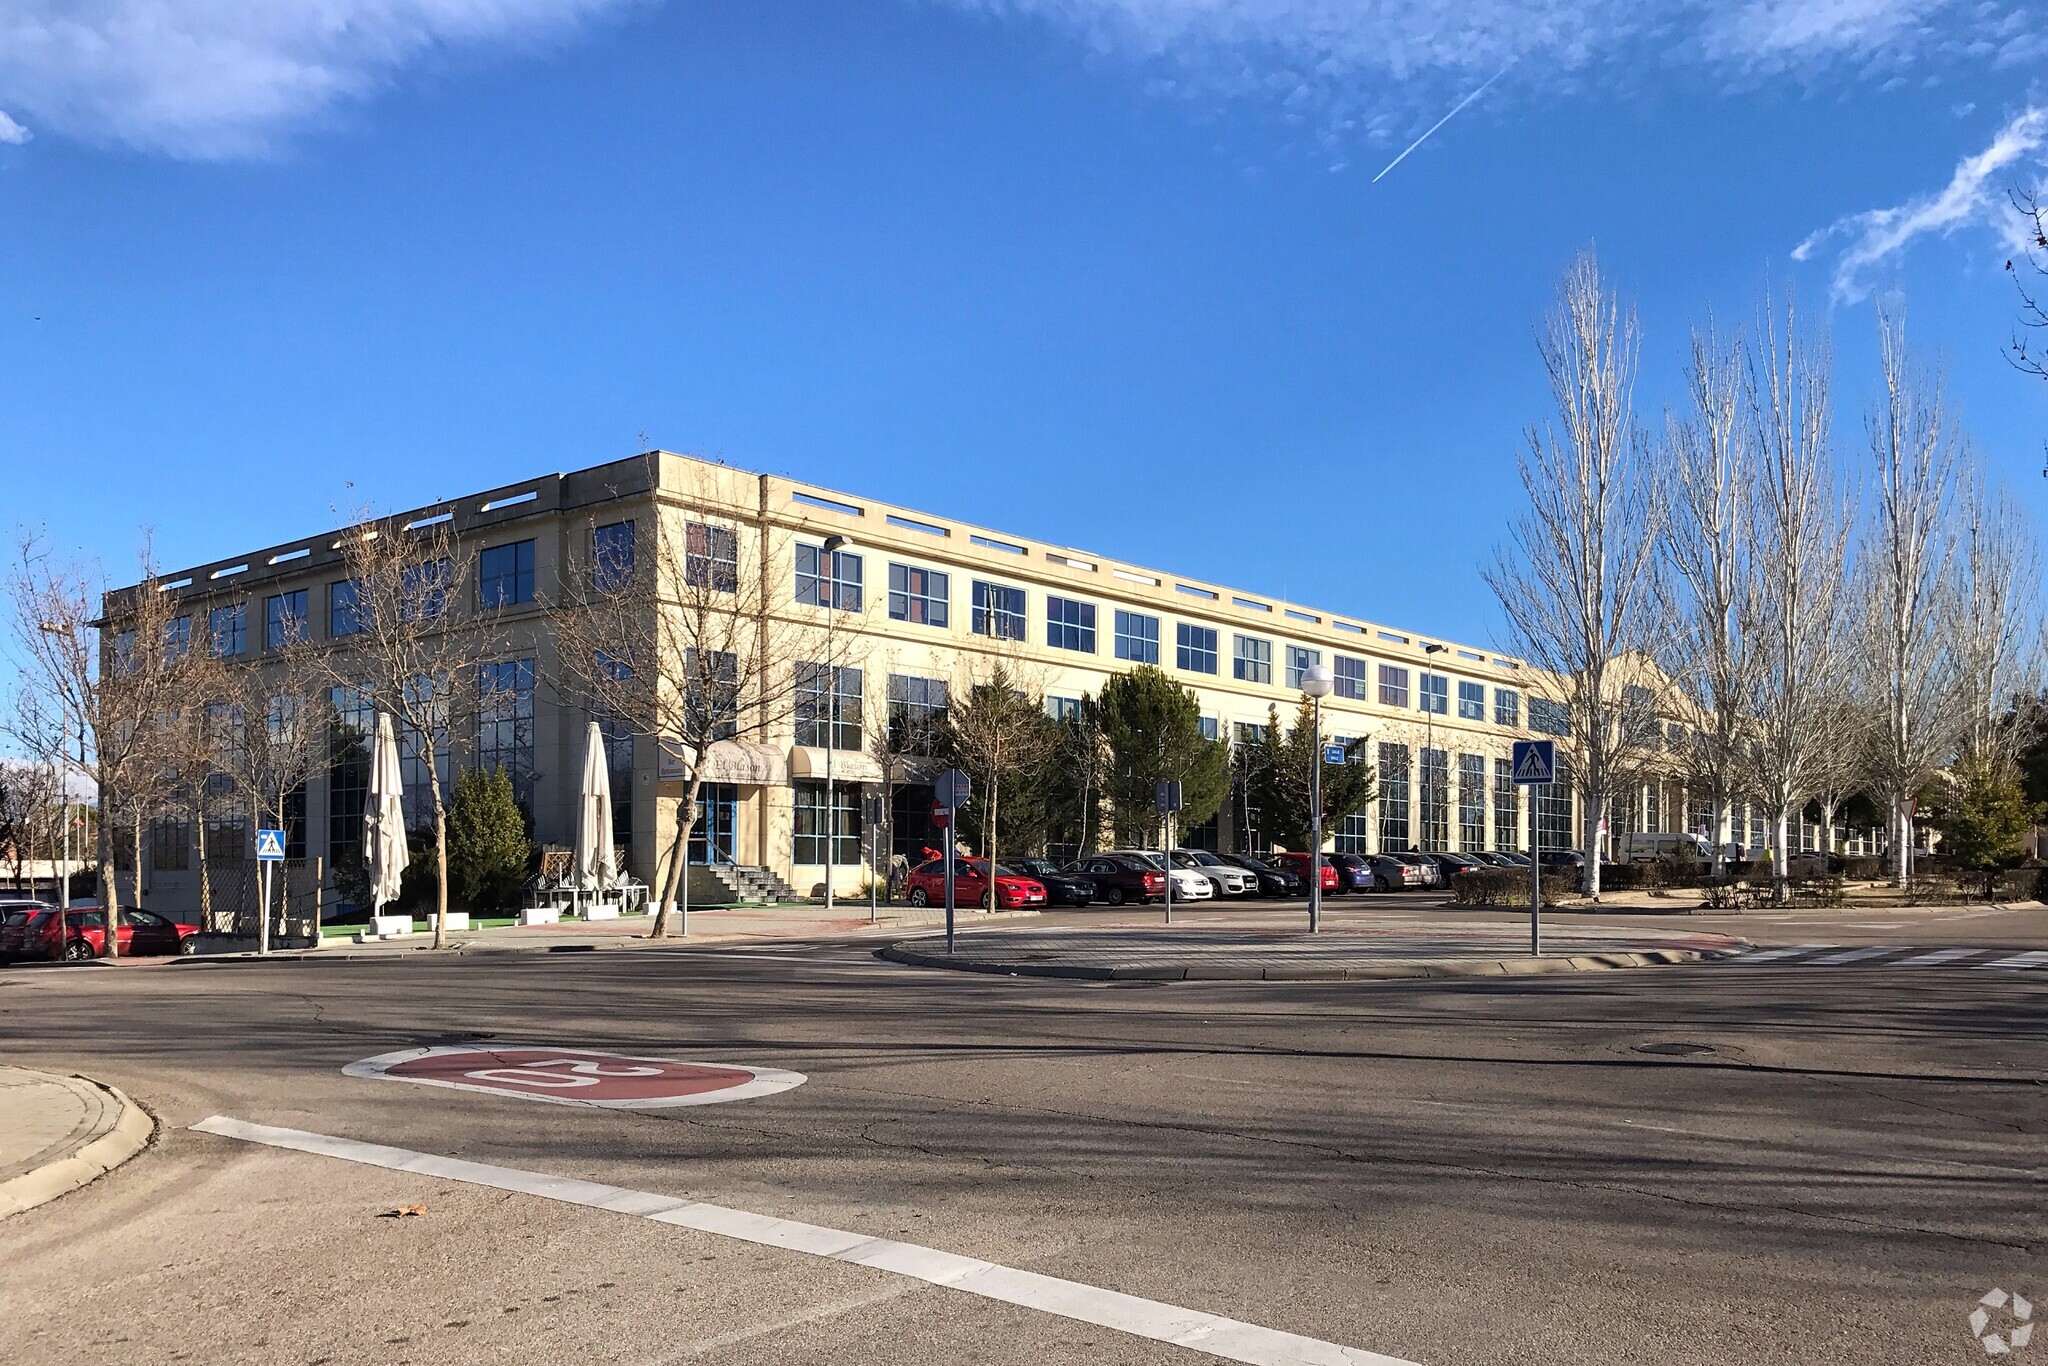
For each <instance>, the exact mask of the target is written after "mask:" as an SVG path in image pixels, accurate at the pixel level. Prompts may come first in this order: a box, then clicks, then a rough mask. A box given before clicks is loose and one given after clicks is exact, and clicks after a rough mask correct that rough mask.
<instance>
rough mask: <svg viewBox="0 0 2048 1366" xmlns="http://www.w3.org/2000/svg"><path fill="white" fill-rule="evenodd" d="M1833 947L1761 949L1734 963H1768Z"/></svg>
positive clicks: (1796, 946) (1807, 946)
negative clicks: (1775, 959) (1776, 959)
mask: <svg viewBox="0 0 2048 1366" xmlns="http://www.w3.org/2000/svg"><path fill="white" fill-rule="evenodd" d="M1833 947H1835V946H1834V945H1833V944H1794V945H1793V946H1792V947H1790V948H1783V949H1760V950H1758V951H1757V952H1755V953H1745V954H1743V955H1742V956H1741V957H1739V958H1736V959H1734V960H1733V961H1735V962H1737V963H1768V962H1770V961H1771V960H1772V959H1774V958H1790V957H1792V956H1793V955H1794V954H1799V953H1820V952H1822V951H1823V950H1825V949H1831V948H1833Z"/></svg>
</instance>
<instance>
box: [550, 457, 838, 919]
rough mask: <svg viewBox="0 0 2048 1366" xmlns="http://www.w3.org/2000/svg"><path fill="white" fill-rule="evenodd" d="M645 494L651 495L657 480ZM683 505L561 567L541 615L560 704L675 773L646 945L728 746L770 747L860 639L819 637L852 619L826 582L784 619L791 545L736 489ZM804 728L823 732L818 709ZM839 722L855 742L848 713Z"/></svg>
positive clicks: (679, 881)
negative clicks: (636, 740)
mask: <svg viewBox="0 0 2048 1366" xmlns="http://www.w3.org/2000/svg"><path fill="white" fill-rule="evenodd" d="M650 458H654V457H650ZM653 482H654V484H655V486H656V487H657V488H659V487H660V481H659V479H656V480H654V481H653ZM748 487H750V488H751V487H752V485H751V482H750V483H749V485H748ZM681 502H682V505H681V506H670V505H667V504H665V503H657V511H658V515H657V516H656V518H655V519H654V521H655V525H654V526H653V527H651V528H649V530H650V531H651V532H652V535H651V537H650V538H649V540H648V541H647V543H645V544H642V545H636V546H634V547H633V548H632V549H631V550H630V551H626V552H621V551H620V550H618V549H617V548H613V549H610V550H607V549H606V548H605V547H602V546H599V545H597V543H596V542H595V541H592V542H591V546H592V548H591V550H590V553H589V554H587V555H581V556H579V557H577V558H575V559H572V561H571V563H570V564H569V565H568V566H567V567H566V569H565V571H564V575H563V583H562V589H561V593H560V595H559V597H558V598H557V599H556V600H554V601H552V602H551V603H550V604H549V607H550V613H551V616H552V619H553V622H554V627H555V638H556V647H557V651H558V653H559V655H560V669H561V680H562V687H563V689H564V691H565V693H566V695H567V697H568V699H569V700H570V702H571V703H572V704H573V705H577V706H581V707H583V708H584V709H586V710H587V711H588V712H589V713H590V714H591V715H592V716H593V717H595V718H597V719H598V720H599V721H600V722H602V723H607V724H612V725H615V726H617V727H618V728H620V729H621V730H622V731H623V732H625V733H627V734H631V735H634V736H639V737H645V738H647V739H649V740H652V741H654V742H656V743H658V744H661V745H663V746H664V747H666V748H667V750H668V751H669V752H671V753H672V754H673V755H674V756H675V757H677V758H678V759H679V760H680V762H681V765H682V792H681V795H680V796H679V797H678V798H677V802H676V814H675V833H674V835H673V837H672V839H671V841H670V844H669V848H668V849H667V851H666V852H665V854H664V855H663V856H662V858H661V859H660V861H659V863H658V865H657V870H656V875H655V882H656V886H657V889H658V894H659V906H658V909H657V911H656V913H655V918H654V924H653V926H652V927H651V929H650V931H649V933H650V935H651V936H652V937H654V938H662V937H664V936H667V935H668V934H669V933H670V932H671V925H672V924H673V923H674V922H673V921H672V920H671V917H672V916H673V915H674V914H675V910H676V907H677V904H678V897H679V895H683V896H686V895H687V892H686V888H687V883H686V881H685V878H686V873H687V867H688V863H689V848H690V838H691V833H692V831H693V830H694V829H695V827H696V822H697V801H698V797H699V795H700V793H701V792H702V791H703V787H704V784H705V783H706V782H707V781H710V782H717V781H722V779H720V778H719V777H717V776H716V775H717V774H718V773H719V772H721V771H722V766H723V765H724V764H725V763H727V762H729V761H730V759H729V756H731V755H732V753H733V749H732V748H731V747H732V746H735V745H742V746H743V745H745V744H747V743H749V742H752V743H754V744H765V743H767V742H769V741H772V740H775V739H778V738H780V737H781V736H782V735H783V733H784V728H785V727H786V726H787V725H788V724H789V721H790V718H791V716H792V714H793V713H794V712H795V711H796V710H797V709H798V705H799V694H800V693H801V695H802V699H803V700H804V701H805V702H806V703H807V704H808V703H815V700H816V697H817V696H818V695H819V694H820V691H821V690H824V689H832V688H836V687H838V686H839V684H840V683H841V681H842V679H844V678H845V677H846V675H847V674H850V673H853V672H854V670H852V668H851V666H849V665H848V664H847V660H848V659H849V658H850V657H851V656H852V653H853V650H854V648H855V646H856V644H857V641H858V634H859V633H858V630H857V628H851V629H843V630H836V631H831V632H827V631H825V630H824V629H822V627H821V624H820V620H818V619H814V617H815V613H838V612H842V611H845V612H850V611H852V610H853V607H854V599H853V598H852V596H851V593H850V590H849V591H848V592H846V593H844V594H843V593H842V591H841V588H842V586H841V585H840V584H839V581H838V576H837V574H836V573H828V574H826V575H824V576H823V579H824V581H825V586H824V587H822V588H820V589H819V593H820V594H822V595H823V596H822V597H821V598H819V600H817V601H813V602H810V603H800V604H796V605H795V606H794V607H792V606H791V605H790V603H789V595H788V594H787V593H786V592H777V591H776V590H775V588H774V587H773V585H777V584H784V583H785V582H786V580H785V579H784V578H783V577H782V573H781V570H782V569H783V568H784V567H786V566H787V564H788V563H789V555H790V550H791V542H790V538H789V537H787V536H786V535H784V534H782V533H781V532H779V531H776V530H773V529H772V528H771V527H770V526H769V525H768V524H767V522H766V520H765V519H764V518H762V517H761V516H760V515H759V513H758V511H757V510H756V509H755V508H754V507H752V506H750V505H749V504H748V503H747V502H745V501H743V500H742V499H741V498H740V496H739V491H738V488H737V485H734V486H732V487H727V486H726V485H724V484H721V483H720V482H718V480H717V478H716V477H715V476H712V475H706V476H704V477H701V478H699V479H698V481H697V482H696V483H695V484H693V485H692V486H691V487H689V488H688V489H686V490H685V491H684V494H683V497H682V500H681ZM821 553H823V554H827V555H829V554H831V553H832V552H821ZM830 567H832V568H836V564H834V565H832V566H830ZM842 599H843V601H842ZM805 608H809V609H815V610H814V611H805V610H802V609H805ZM828 642H829V643H828ZM812 710H817V709H816V708H815V707H814V706H813V707H812ZM808 719H810V720H812V721H813V722H814V724H815V725H816V726H826V727H829V726H830V724H831V719H830V714H829V709H828V710H827V711H824V712H820V714H818V715H816V716H810V717H808ZM840 720H841V722H842V723H844V722H847V721H849V720H850V722H851V724H852V727H853V729H854V731H855V733H856V734H858V733H860V732H861V730H862V726H861V717H860V715H859V712H858V708H857V707H855V708H854V709H853V714H852V715H851V716H850V717H849V716H847V715H846V714H845V713H843V712H842V713H841V714H840ZM823 738H825V739H826V740H827V741H828V743H829V742H831V741H834V740H837V739H838V737H837V736H825V737H823ZM682 904H683V912H682V917H681V920H682V923H681V925H680V926H679V927H678V928H680V929H681V932H682V933H685V934H687V933H688V932H689V929H688V916H689V911H688V903H687V900H685V901H683V903H682Z"/></svg>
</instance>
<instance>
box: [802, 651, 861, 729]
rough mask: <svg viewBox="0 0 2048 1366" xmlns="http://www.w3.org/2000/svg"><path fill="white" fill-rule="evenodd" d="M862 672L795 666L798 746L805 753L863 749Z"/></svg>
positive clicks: (828, 667)
mask: <svg viewBox="0 0 2048 1366" xmlns="http://www.w3.org/2000/svg"><path fill="white" fill-rule="evenodd" d="M860 704H861V674H860V670H859V669H848V668H836V669H835V668H834V667H832V666H831V665H830V664H798V665H797V666H796V742H797V743H798V744H799V745H802V746H804V747H805V748H806V749H841V750H858V749H860V748H862V747H863V742H862V739H861V736H862V727H861V717H860Z"/></svg>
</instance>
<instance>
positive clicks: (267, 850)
mask: <svg viewBox="0 0 2048 1366" xmlns="http://www.w3.org/2000/svg"><path fill="white" fill-rule="evenodd" d="M256 861H257V862H258V863H282V862H284V831H282V830H258V831H257V832H256Z"/></svg>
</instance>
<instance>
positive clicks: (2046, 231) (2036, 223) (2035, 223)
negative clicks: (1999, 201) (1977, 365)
mask: <svg viewBox="0 0 2048 1366" xmlns="http://www.w3.org/2000/svg"><path fill="white" fill-rule="evenodd" d="M2012 206H2013V209H2014V211H2015V212H2016V213H2017V214H2018V216H2019V220H2020V224H2019V226H2020V229H2021V232H2022V234H2023V240H2024V242H2025V244H2026V245H2025V251H2024V254H2023V255H2021V256H2020V257H2018V258H2016V259H2017V261H2018V262H2021V263H2024V264H2025V265H2026V266H2027V267H2029V271H2028V272H2022V271H2021V270H2020V269H2019V268H2018V265H2016V264H2015V262H2014V261H2007V262H2006V263H2005V268H2006V269H2007V270H2008V271H2010V272H2012V276H2013V285H2014V286H2015V287H2016V288H2017V289H2018V290H2019V296H2020V316H2019V325H2020V328H2021V330H2020V331H2019V332H2016V333H2014V334H2013V339H2012V344H2011V346H2010V348H2009V352H2008V353H2009V355H2010V356H2011V358H2012V363H2013V364H2014V365H2016V366H2018V367H2019V368H2020V369H2021V370H2023V371H2025V372H2026V373H2027V374H2030V375H2033V376H2035V377H2036V378H2038V379H2048V351H2044V350H2043V348H2042V346H2041V344H2040V343H2039V342H2038V341H2035V340H2032V339H2030V338H2029V337H2028V336H2027V333H2029V332H2048V297H2044V296H2043V295H2042V294H2040V293H2037V292H2036V290H2035V289H2034V288H2032V287H2029V285H2028V284H2027V278H2026V276H2027V273H2031V274H2034V275H2039V276H2042V277H2048V204H2043V203H2042V202H2041V200H2040V198H2039V196H2037V195H2035V194H2034V193H2033V192H2031V191H2028V190H2015V191H2013V195H2012Z"/></svg>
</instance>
